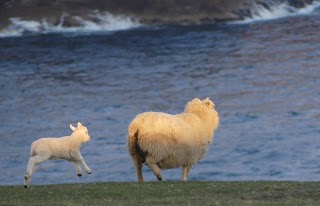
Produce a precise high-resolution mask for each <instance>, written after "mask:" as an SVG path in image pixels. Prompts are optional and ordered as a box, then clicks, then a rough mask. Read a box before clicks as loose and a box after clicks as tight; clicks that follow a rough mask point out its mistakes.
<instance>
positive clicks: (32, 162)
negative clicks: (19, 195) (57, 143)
mask: <svg viewBox="0 0 320 206" xmlns="http://www.w3.org/2000/svg"><path fill="white" fill-rule="evenodd" d="M48 159H49V156H40V155H38V156H33V157H31V158H30V159H29V161H28V166H27V171H26V174H25V176H24V179H25V185H24V187H25V188H27V187H29V186H30V184H31V176H32V174H33V173H34V172H35V171H36V169H37V166H38V165H39V164H40V163H41V162H44V161H46V160H48Z"/></svg>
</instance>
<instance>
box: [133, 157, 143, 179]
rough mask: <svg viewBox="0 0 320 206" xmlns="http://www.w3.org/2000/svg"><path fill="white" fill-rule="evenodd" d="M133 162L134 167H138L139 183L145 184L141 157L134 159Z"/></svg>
mask: <svg viewBox="0 0 320 206" xmlns="http://www.w3.org/2000/svg"><path fill="white" fill-rule="evenodd" d="M132 161H133V164H134V166H135V167H136V172H137V177H138V182H143V176H142V162H141V161H140V158H139V157H132Z"/></svg>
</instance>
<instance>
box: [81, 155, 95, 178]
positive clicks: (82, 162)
mask: <svg viewBox="0 0 320 206" xmlns="http://www.w3.org/2000/svg"><path fill="white" fill-rule="evenodd" d="M79 161H80V163H81V164H82V166H83V167H84V170H85V171H86V173H87V174H91V173H92V171H91V169H90V168H89V167H88V165H87V164H86V162H85V161H84V159H83V157H82V155H81V154H80V152H79Z"/></svg>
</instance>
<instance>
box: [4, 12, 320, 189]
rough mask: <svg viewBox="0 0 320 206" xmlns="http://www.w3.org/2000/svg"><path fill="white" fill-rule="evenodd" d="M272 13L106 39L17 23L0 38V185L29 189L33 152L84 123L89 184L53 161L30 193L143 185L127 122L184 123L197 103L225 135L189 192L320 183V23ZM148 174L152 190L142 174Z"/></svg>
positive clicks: (102, 33) (136, 29) (116, 32)
mask: <svg viewBox="0 0 320 206" xmlns="http://www.w3.org/2000/svg"><path fill="white" fill-rule="evenodd" d="M273 11H274V12H273V13H272V12H271V13H270V12H269V13H267V14H266V13H263V12H261V13H258V14H257V16H256V17H255V19H246V20H245V21H244V22H237V23H223V24H207V25H197V26H174V25H171V26H143V25H139V24H137V23H136V22H133V23H132V24H131V23H128V21H124V22H125V23H128V25H127V26H125V27H120V28H119V27H116V29H110V30H109V31H107V30H105V29H91V30H90V29H88V27H83V28H78V29H76V30H70V28H69V29H67V28H61V27H60V28H59V29H58V30H57V27H56V29H54V28H51V30H50V29H46V30H38V28H39V27H38V26H35V27H33V28H37V29H31V30H30V29H29V30H26V29H25V28H30V22H21V20H18V19H15V20H13V23H15V24H14V25H16V26H13V27H11V28H10V29H7V30H6V31H3V32H2V34H1V36H2V38H0V74H1V75H0V122H1V124H0V145H1V150H0V167H1V170H2V172H1V173H0V180H1V183H0V184H2V185H19V184H21V185H22V184H23V181H24V173H25V170H26V166H27V161H28V158H29V150H30V145H31V143H32V142H33V141H34V140H36V139H38V138H41V137H60V136H65V135H69V134H71V130H70V128H69V123H73V124H74V125H76V123H77V122H78V121H80V122H82V123H83V124H84V125H85V126H87V127H88V130H89V134H90V135H91V138H92V139H91V141H90V142H88V143H85V144H83V146H82V155H83V157H84V158H85V160H86V162H87V164H88V165H89V167H91V169H92V171H93V173H92V174H91V175H86V174H85V175H84V176H83V177H81V178H79V177H77V175H76V172H75V167H74V165H73V163H70V162H66V161H48V162H45V163H43V164H41V165H40V167H39V169H38V170H37V171H36V173H35V174H34V176H33V184H58V183H80V182H81V183H84V182H111V181H121V182H123V181H136V173H135V168H134V166H133V164H132V163H131V158H130V156H129V154H128V151H127V146H126V140H127V127H128V125H129V123H130V121H131V120H132V119H133V118H134V117H135V115H137V114H139V113H141V112H144V111H161V112H167V113H172V114H174V113H180V112H182V111H183V110H184V107H185V105H186V103H187V102H188V101H190V100H191V99H193V98H195V97H198V98H201V99H203V98H206V97H209V98H210V99H212V100H213V101H214V102H215V104H216V109H217V111H218V112H219V114H220V121H221V123H220V127H219V128H218V130H217V131H216V133H215V137H214V139H213V143H212V144H211V145H210V146H209V149H208V152H207V155H206V156H205V158H204V159H203V160H201V161H200V162H199V163H198V164H196V165H194V167H193V169H192V171H191V175H190V180H194V181H195V180H196V181H206V180H211V181H216V180H219V181H220V180H294V181H319V180H320V163H319V161H318V160H319V158H320V127H319V125H320V124H319V122H320V121H319V120H320V107H319V102H320V89H319V88H320V68H319V64H320V35H319V31H320V13H319V10H317V9H315V7H312V8H311V9H310V8H308V10H307V11H305V12H302V13H298V12H297V13H295V15H293V14H289V15H286V16H284V15H280V14H283V8H282V7H281V10H273ZM264 12H265V11H264ZM279 12H280V13H279ZM262 14H265V16H263V15H262ZM270 15H271V17H273V18H268V17H270ZM279 17H281V18H279ZM256 19H259V21H256ZM265 19H272V20H265ZM119 21H120V23H121V24H122V25H123V23H124V22H123V19H122V20H119ZM17 22H18V23H19V24H17ZM31 23H32V22H31ZM33 23H34V22H33ZM17 25H20V27H17ZM91 28H93V27H91ZM111 30H112V31H111ZM44 31H45V32H44ZM143 174H144V177H145V180H146V181H156V178H155V177H154V175H153V174H152V172H151V171H150V170H149V168H147V167H146V166H145V167H144V169H143ZM180 175H181V171H180V169H174V170H166V171H164V173H163V178H164V180H174V181H175V180H179V178H180Z"/></svg>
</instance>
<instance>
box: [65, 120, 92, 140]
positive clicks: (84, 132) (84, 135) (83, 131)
mask: <svg viewBox="0 0 320 206" xmlns="http://www.w3.org/2000/svg"><path fill="white" fill-rule="evenodd" d="M70 129H71V130H72V131H73V133H72V134H75V135H76V136H77V137H78V138H81V141H82V142H88V141H90V136H89V133H88V129H87V128H86V127H85V126H83V125H82V124H81V123H80V122H78V126H77V127H74V126H72V125H71V124H70Z"/></svg>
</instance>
